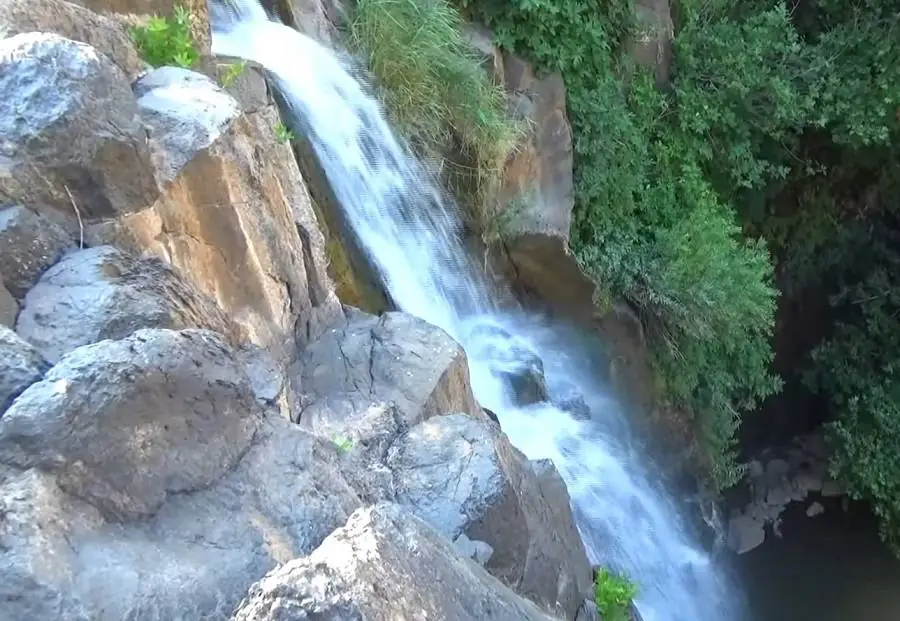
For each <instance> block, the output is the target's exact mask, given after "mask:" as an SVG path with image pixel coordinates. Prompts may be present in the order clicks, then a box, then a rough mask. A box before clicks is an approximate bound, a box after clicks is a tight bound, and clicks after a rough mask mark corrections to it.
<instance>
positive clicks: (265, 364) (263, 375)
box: [238, 345, 285, 405]
mask: <svg viewBox="0 0 900 621" xmlns="http://www.w3.org/2000/svg"><path fill="white" fill-rule="evenodd" d="M238 357H239V359H240V361H241V363H242V364H243V365H244V370H245V371H246V372H247V377H248V378H250V386H251V387H252V388H253V394H254V395H256V400H257V402H258V403H260V405H271V404H273V403H275V401H276V400H277V399H278V397H279V396H280V395H281V390H282V388H284V382H285V378H284V371H283V369H281V368H279V367H278V365H277V364H276V363H275V361H274V360H273V359H272V357H271V356H270V355H269V354H268V352H266V351H265V350H264V349H262V348H259V347H256V346H255V345H246V346H244V347H242V348H240V350H238Z"/></svg>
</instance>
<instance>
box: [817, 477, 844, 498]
mask: <svg viewBox="0 0 900 621" xmlns="http://www.w3.org/2000/svg"><path fill="white" fill-rule="evenodd" d="M843 494H844V490H843V488H841V485H840V483H838V482H837V481H835V480H834V479H830V478H829V479H828V480H826V481H825V482H824V483H823V484H822V496H823V497H825V498H836V497H838V496H842V495H843Z"/></svg>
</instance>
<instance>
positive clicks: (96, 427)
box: [0, 330, 259, 518]
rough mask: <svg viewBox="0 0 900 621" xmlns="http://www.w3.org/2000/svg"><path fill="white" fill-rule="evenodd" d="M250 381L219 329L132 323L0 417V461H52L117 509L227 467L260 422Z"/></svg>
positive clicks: (62, 478) (86, 493)
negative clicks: (131, 328) (124, 333)
mask: <svg viewBox="0 0 900 621" xmlns="http://www.w3.org/2000/svg"><path fill="white" fill-rule="evenodd" d="M258 418H259V414H258V409H257V408H256V406H255V403H254V399H253V394H252V392H251V389H250V383H249V381H248V379H247V376H246V375H245V374H244V372H243V370H242V369H241V368H240V365H239V363H238V361H237V360H236V359H235V357H234V355H233V354H232V353H231V352H230V350H229V349H228V348H227V347H226V345H225V343H224V342H223V341H222V340H221V338H220V337H218V336H217V335H215V334H214V333H212V332H208V331H203V330H184V331H181V332H175V331H171V330H140V331H138V332H136V333H135V334H133V335H132V336H130V337H128V338H127V339H124V340H122V341H110V340H107V341H102V342H100V343H96V344H94V345H88V346H85V347H81V348H79V349H77V350H75V351H73V352H71V353H70V354H69V355H67V356H66V357H65V358H63V359H62V360H61V361H60V362H59V363H58V364H56V366H54V367H53V368H52V369H51V370H50V371H49V372H48V373H47V374H46V376H45V377H44V379H43V380H41V381H39V382H37V383H35V384H32V385H31V386H29V387H28V388H27V389H26V390H25V391H24V392H23V393H22V394H21V395H19V397H18V398H17V399H16V400H15V401H14V402H13V404H12V406H11V407H10V408H9V409H8V410H7V411H6V413H5V414H4V415H3V417H2V418H0V463H4V464H8V465H13V466H16V467H19V468H34V467H37V468H40V469H42V470H46V471H49V472H53V473H55V474H56V475H57V477H58V482H59V485H60V487H61V488H62V489H63V490H65V491H68V492H70V493H72V494H74V495H76V496H78V497H79V498H82V499H85V500H87V501H88V502H90V503H91V504H93V505H94V506H96V507H98V508H100V509H101V510H103V511H104V512H105V513H106V514H108V515H110V516H113V517H116V518H131V517H138V516H146V515H150V514H152V513H153V512H155V511H156V510H157V509H158V508H159V506H160V505H161V504H162V503H163V502H164V501H165V499H166V496H167V495H169V494H173V493H174V494H178V493H185V492H190V491H195V490H197V489H200V488H203V487H205V486H207V485H209V484H211V483H212V482H214V481H216V480H217V479H218V478H219V477H221V476H222V475H223V474H224V473H225V472H227V471H228V470H230V469H232V468H233V467H234V465H235V464H236V463H237V461H238V460H239V459H240V457H241V455H242V454H243V453H244V451H245V450H246V449H247V447H248V446H249V444H250V441H251V439H252V437H253V434H254V431H255V429H256V427H257V426H258V424H259V420H258Z"/></svg>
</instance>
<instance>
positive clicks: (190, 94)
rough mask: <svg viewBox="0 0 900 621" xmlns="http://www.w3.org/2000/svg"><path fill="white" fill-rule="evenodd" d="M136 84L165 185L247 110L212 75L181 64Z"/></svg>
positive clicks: (143, 78)
mask: <svg viewBox="0 0 900 621" xmlns="http://www.w3.org/2000/svg"><path fill="white" fill-rule="evenodd" d="M133 88H134V94H135V96H136V97H137V98H138V106H139V107H140V113H141V118H142V119H143V121H144V124H145V125H146V127H147V129H148V133H149V135H150V149H151V154H152V157H153V163H154V165H155V167H156V174H157V180H158V181H159V183H160V184H162V185H164V184H166V183H169V182H170V181H172V180H173V179H174V178H175V177H176V176H177V175H178V174H179V173H180V172H181V170H182V169H183V168H184V167H185V166H186V165H187V163H188V162H190V161H191V159H193V157H194V156H195V155H196V154H197V152H199V151H202V150H204V149H207V148H208V147H209V146H210V145H212V144H213V142H215V141H216V140H218V139H219V138H220V137H221V136H222V134H223V133H224V132H225V131H226V130H227V129H228V126H229V125H230V124H231V123H232V122H233V121H234V119H235V118H237V117H238V116H239V115H240V114H241V109H240V107H239V106H238V103H237V101H236V100H235V99H234V98H233V97H232V96H231V95H229V94H228V93H227V92H225V91H224V90H222V89H221V88H220V87H219V86H218V85H217V84H215V83H214V82H213V81H212V80H210V79H209V78H208V77H206V76H205V75H201V74H199V73H195V72H193V71H188V70H187V69H182V68H180V67H160V68H159V69H156V70H154V71H151V72H150V73H148V74H147V75H145V76H144V77H142V78H141V79H140V80H138V81H137V82H135V84H134V87H133ZM185 102H190V105H185Z"/></svg>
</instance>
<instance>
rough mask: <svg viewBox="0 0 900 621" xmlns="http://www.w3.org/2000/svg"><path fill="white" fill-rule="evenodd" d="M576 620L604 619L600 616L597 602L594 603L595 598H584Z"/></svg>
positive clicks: (591, 620)
mask: <svg viewBox="0 0 900 621" xmlns="http://www.w3.org/2000/svg"><path fill="white" fill-rule="evenodd" d="M575 621H603V619H601V618H600V611H599V610H598V609H597V604H595V603H594V600H592V599H586V600H584V602H583V603H582V604H581V608H579V609H578V614H576V615H575Z"/></svg>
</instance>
